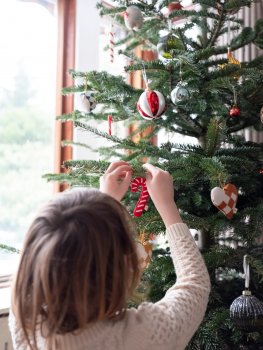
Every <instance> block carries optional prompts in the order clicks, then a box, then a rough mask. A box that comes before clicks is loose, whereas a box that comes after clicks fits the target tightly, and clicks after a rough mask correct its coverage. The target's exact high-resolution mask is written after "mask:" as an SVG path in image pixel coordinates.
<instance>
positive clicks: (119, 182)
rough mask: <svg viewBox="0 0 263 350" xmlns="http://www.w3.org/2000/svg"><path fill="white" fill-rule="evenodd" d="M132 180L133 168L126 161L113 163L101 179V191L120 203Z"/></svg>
mask: <svg viewBox="0 0 263 350" xmlns="http://www.w3.org/2000/svg"><path fill="white" fill-rule="evenodd" d="M131 178H132V168H131V166H130V165H129V164H128V163H127V162H124V161H119V162H114V163H111V164H110V166H109V167H108V169H107V170H106V172H105V174H104V175H103V176H102V177H101V178H100V191H101V192H104V193H106V194H108V195H110V196H111V197H113V198H115V199H117V200H118V201H120V200H121V199H122V198H123V197H124V195H125V193H126V192H127V190H128V188H129V186H130V182H131Z"/></svg>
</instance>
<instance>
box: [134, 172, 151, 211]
mask: <svg viewBox="0 0 263 350" xmlns="http://www.w3.org/2000/svg"><path fill="white" fill-rule="evenodd" d="M139 187H141V195H140V198H139V200H138V202H137V204H136V206H135V208H134V211H133V215H134V216H136V217H140V216H141V215H142V213H143V211H144V209H145V206H146V203H147V201H148V199H149V193H148V190H147V186H146V179H145V178H144V177H136V178H135V179H134V180H133V181H132V183H131V191H132V192H138V190H139Z"/></svg>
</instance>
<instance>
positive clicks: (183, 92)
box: [171, 84, 190, 104]
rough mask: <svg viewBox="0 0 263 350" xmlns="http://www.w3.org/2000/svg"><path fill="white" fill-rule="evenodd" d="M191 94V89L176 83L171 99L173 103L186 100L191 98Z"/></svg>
mask: <svg viewBox="0 0 263 350" xmlns="http://www.w3.org/2000/svg"><path fill="white" fill-rule="evenodd" d="M189 96H190V95H189V91H188V90H187V88H186V87H185V86H183V85H182V84H178V85H176V87H175V88H174V89H173V90H172V92H171V100H172V102H173V104H176V103H178V102H181V101H185V100H187V99H188V98H189Z"/></svg>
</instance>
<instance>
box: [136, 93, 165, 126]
mask: <svg viewBox="0 0 263 350" xmlns="http://www.w3.org/2000/svg"><path fill="white" fill-rule="evenodd" d="M137 109H138V112H139V113H140V115H141V116H142V117H143V118H144V119H147V120H152V119H157V118H160V117H161V115H162V114H163V113H164V112H165V111H166V102H165V98H164V96H163V94H162V93H161V92H159V91H156V90H150V89H146V90H145V91H144V92H143V93H142V94H141V96H140V98H139V101H138V103H137Z"/></svg>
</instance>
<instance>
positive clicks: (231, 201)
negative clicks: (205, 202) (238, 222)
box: [211, 184, 238, 219]
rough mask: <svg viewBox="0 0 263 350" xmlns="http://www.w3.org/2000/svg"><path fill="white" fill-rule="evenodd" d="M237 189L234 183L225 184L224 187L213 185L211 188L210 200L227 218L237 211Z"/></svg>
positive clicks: (230, 217)
mask: <svg viewBox="0 0 263 350" xmlns="http://www.w3.org/2000/svg"><path fill="white" fill-rule="evenodd" d="M237 197H238V190H237V188H236V186H235V185H233V184H227V185H225V186H224V188H223V189H222V188H220V187H214V188H213V189H212V190H211V200H212V203H213V204H214V206H215V207H217V208H218V209H219V210H220V211H221V212H222V213H223V214H224V215H225V216H226V217H227V218H228V219H232V217H233V215H234V214H235V213H236V212H237V209H236V204H237Z"/></svg>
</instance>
